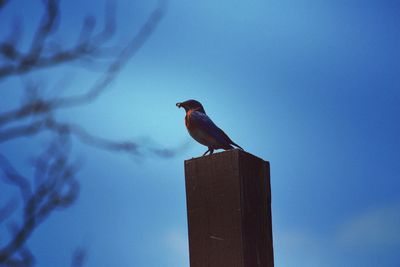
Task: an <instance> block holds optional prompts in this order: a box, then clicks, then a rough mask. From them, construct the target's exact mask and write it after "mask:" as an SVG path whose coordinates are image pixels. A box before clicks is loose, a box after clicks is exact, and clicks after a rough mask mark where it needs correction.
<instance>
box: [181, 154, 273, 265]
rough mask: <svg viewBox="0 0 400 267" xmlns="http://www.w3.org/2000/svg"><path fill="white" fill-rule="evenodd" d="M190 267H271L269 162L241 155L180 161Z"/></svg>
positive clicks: (249, 155)
mask: <svg viewBox="0 0 400 267" xmlns="http://www.w3.org/2000/svg"><path fill="white" fill-rule="evenodd" d="M185 177H186V203H187V212H188V224H189V251H190V267H273V266H274V256H273V247H272V225H271V189H270V175H269V162H267V161H264V160H262V159H260V158H257V157H255V156H253V155H251V154H249V153H247V152H243V151H241V150H229V151H225V152H222V153H218V154H213V155H211V156H206V157H200V158H194V159H191V160H186V161H185Z"/></svg>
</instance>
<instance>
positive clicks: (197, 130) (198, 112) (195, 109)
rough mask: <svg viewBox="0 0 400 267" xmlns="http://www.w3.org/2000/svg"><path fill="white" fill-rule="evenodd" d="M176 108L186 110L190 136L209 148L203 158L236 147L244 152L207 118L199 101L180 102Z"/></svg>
mask: <svg viewBox="0 0 400 267" xmlns="http://www.w3.org/2000/svg"><path fill="white" fill-rule="evenodd" d="M176 106H177V107H178V108H184V109H185V111H186V116H185V125H186V128H187V130H188V132H189V134H190V136H192V137H193V139H194V140H196V141H197V142H199V143H200V144H202V145H204V146H206V147H208V150H207V151H206V152H205V153H204V154H203V156H205V155H207V153H208V152H210V155H211V154H212V153H214V150H215V149H224V150H229V149H234V148H235V147H236V148H239V149H241V150H244V149H243V148H242V147H240V146H239V145H238V144H236V143H235V142H233V141H232V139H230V138H229V136H228V135H227V134H226V133H225V132H224V131H223V130H221V129H220V128H219V127H218V126H217V125H215V123H214V122H213V121H212V120H211V119H210V117H208V116H207V114H206V111H205V110H204V107H203V105H202V104H201V103H200V102H199V101H197V100H193V99H190V100H187V101H185V102H178V103H176Z"/></svg>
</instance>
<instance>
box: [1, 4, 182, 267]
mask: <svg viewBox="0 0 400 267" xmlns="http://www.w3.org/2000/svg"><path fill="white" fill-rule="evenodd" d="M9 2H11V1H6V0H0V12H1V11H2V10H3V8H4V7H5V5H6V4H7V3H9ZM43 4H44V8H43V15H42V16H41V19H40V23H39V25H38V26H37V28H36V30H35V31H34V36H33V37H32V40H31V43H30V47H29V49H28V51H27V52H23V51H21V50H20V49H18V42H19V40H20V38H19V37H20V35H21V27H20V23H19V21H17V22H16V23H15V25H16V27H14V30H13V32H12V33H11V35H10V37H9V38H8V39H6V40H4V41H2V42H0V56H1V57H0V82H1V81H3V80H5V79H7V78H11V77H15V76H17V77H19V76H22V75H24V74H27V73H32V72H34V71H36V70H43V69H46V68H53V67H56V66H60V65H65V64H67V63H72V62H74V63H75V62H78V63H79V62H81V63H86V65H82V66H83V67H86V68H89V69H96V68H97V67H98V66H99V64H105V63H106V64H107V65H106V66H105V67H104V69H105V70H104V71H103V72H101V73H100V75H99V77H98V78H97V79H96V80H95V81H94V82H93V84H92V85H91V86H89V87H88V88H86V89H83V90H80V92H82V93H80V94H77V95H69V96H64V97H60V96H53V97H49V96H47V97H45V96H43V95H41V94H40V91H39V90H37V87H38V86H36V85H35V86H33V87H31V88H30V87H29V86H28V87H27V88H25V90H23V92H25V94H26V100H25V101H24V102H23V103H22V104H21V105H20V106H18V107H15V108H14V109H11V110H9V111H5V112H2V113H0V144H1V143H4V142H10V141H13V140H17V139H18V138H20V137H32V136H33V135H37V134H40V133H42V132H44V131H48V132H50V133H51V136H53V137H54V140H53V142H51V144H50V145H49V147H48V148H47V149H46V150H45V151H44V152H43V153H42V154H41V155H39V156H37V157H36V158H35V160H34V161H33V165H34V172H33V175H32V177H29V176H24V175H22V174H21V173H20V172H18V170H17V168H16V167H15V166H13V164H12V163H11V161H9V160H8V159H7V158H6V155H5V154H4V153H3V154H0V173H1V174H2V176H1V177H2V179H1V180H2V182H3V183H6V184H10V185H12V186H14V187H16V188H17V190H18V191H19V196H20V198H21V199H22V200H23V201H18V200H15V199H13V198H12V199H10V200H9V201H8V202H6V203H5V204H4V205H2V206H1V207H0V224H2V223H6V222H10V221H11V220H12V221H13V223H12V224H11V226H12V227H10V229H11V237H10V239H9V240H7V241H6V242H5V243H4V244H2V245H1V246H0V266H33V265H34V264H35V258H34V255H33V254H32V253H31V251H30V250H29V248H28V247H27V240H28V239H29V237H30V236H31V235H32V233H33V232H34V231H35V230H36V229H37V227H38V226H39V225H40V224H41V223H42V222H43V221H44V220H45V219H46V218H47V217H48V216H50V215H51V214H52V213H53V212H54V211H55V210H57V209H60V208H67V207H69V206H70V205H72V204H73V203H74V201H75V200H76V199H77V197H78V194H79V183H78V181H77V179H76V174H77V172H78V168H77V166H76V165H74V164H72V163H70V160H69V158H70V156H69V150H70V146H71V140H72V139H71V138H72V137H74V138H76V139H77V140H79V141H80V142H81V143H84V144H87V145H89V146H92V147H96V148H99V149H103V150H109V151H117V152H124V153H127V154H130V155H135V156H138V155H144V154H143V153H146V152H147V153H151V154H152V155H157V156H159V157H170V156H173V155H174V154H175V151H174V150H169V149H163V148H158V147H157V146H149V145H146V144H139V143H138V142H133V141H114V140H109V139H106V138H102V137H98V136H96V135H94V134H92V133H90V132H89V131H87V130H85V128H84V127H82V126H80V125H77V124H74V123H70V122H61V121H60V120H59V119H57V117H56V111H58V110H62V109H63V110H65V109H67V108H73V107H79V106H83V105H86V104H88V103H91V102H92V101H94V100H96V99H97V98H98V97H99V96H100V95H101V94H102V93H103V92H104V91H105V90H106V89H107V88H109V86H110V84H111V83H112V82H113V81H114V80H115V79H116V77H117V76H118V73H119V72H120V71H121V69H122V68H123V67H124V66H125V65H126V64H127V62H128V61H129V60H130V59H131V58H132V57H133V56H134V55H135V54H136V53H137V52H138V51H139V49H140V48H141V47H142V46H143V45H144V44H145V42H146V41H147V40H148V38H149V37H150V36H151V35H152V33H153V32H154V30H155V29H156V27H157V25H158V24H159V22H160V21H161V19H162V17H163V15H164V12H165V8H166V1H159V3H158V5H157V6H156V8H155V9H154V10H153V11H152V12H151V14H150V15H149V17H148V18H147V19H146V21H145V22H144V24H143V25H142V26H141V27H140V28H139V31H138V32H137V33H135V34H132V37H131V39H130V40H129V41H128V42H127V44H126V45H121V44H118V45H111V46H110V45H108V46H105V45H106V43H107V42H108V41H109V40H111V38H112V37H113V35H114V33H115V30H116V26H115V18H116V16H115V5H114V4H113V2H112V1H108V2H107V5H106V8H105V18H104V21H105V22H104V25H103V27H102V29H101V30H100V31H99V32H97V33H94V31H95V25H96V20H95V18H94V17H91V16H86V18H85V19H84V21H83V23H82V26H81V29H80V31H77V32H78V34H77V37H76V40H77V41H76V43H75V44H74V45H72V46H70V47H63V46H60V45H57V44H55V43H54V42H52V40H51V39H52V38H51V36H52V34H54V33H55V32H56V31H57V30H58V25H59V20H60V14H61V10H60V6H59V0H43ZM103 66H104V65H103ZM3 90H5V88H3ZM59 91H60V90H58V91H57V92H59ZM19 203H22V205H20V206H22V218H19V219H18V218H17V215H19V213H14V211H15V209H17V207H18V204H19ZM14 221H16V222H14ZM86 255H87V253H86V251H85V250H84V249H77V250H76V251H75V253H74V255H73V257H72V261H71V266H76V267H78V266H82V265H83V264H84V262H85V261H86V258H87V256H86Z"/></svg>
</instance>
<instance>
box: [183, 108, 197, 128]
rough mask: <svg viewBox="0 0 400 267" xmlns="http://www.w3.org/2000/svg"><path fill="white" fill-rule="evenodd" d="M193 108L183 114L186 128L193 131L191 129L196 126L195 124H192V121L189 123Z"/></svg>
mask: <svg viewBox="0 0 400 267" xmlns="http://www.w3.org/2000/svg"><path fill="white" fill-rule="evenodd" d="M193 111H194V110H192V109H191V110H189V111H188V112H187V113H186V116H185V125H186V128H187V129H188V130H189V131H193V130H195V128H196V124H194V123H191V120H190V116H191V114H192V112H193Z"/></svg>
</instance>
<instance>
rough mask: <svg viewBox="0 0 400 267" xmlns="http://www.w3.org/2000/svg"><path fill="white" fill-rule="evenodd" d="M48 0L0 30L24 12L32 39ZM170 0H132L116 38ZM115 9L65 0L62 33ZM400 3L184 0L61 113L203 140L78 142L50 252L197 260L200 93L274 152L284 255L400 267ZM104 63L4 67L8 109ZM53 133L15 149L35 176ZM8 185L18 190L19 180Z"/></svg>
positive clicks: (215, 113)
mask: <svg viewBox="0 0 400 267" xmlns="http://www.w3.org/2000/svg"><path fill="white" fill-rule="evenodd" d="M33 3H36V2H34V1H29V3H27V2H26V1H17V0H16V1H14V2H13V3H11V4H10V6H8V7H7V9H6V10H4V11H2V13H1V14H0V15H1V16H0V25H2V27H1V28H2V30H0V36H7V33H8V32H9V29H10V27H11V25H12V24H10V21H12V20H13V18H15V17H20V18H22V19H23V22H24V27H23V28H24V35H23V41H22V42H23V43H24V42H26V41H27V40H29V36H31V34H32V32H33V29H34V26H35V25H36V24H37V22H38V17H39V15H40V13H41V9H40V5H38V6H37V5H34V4H33ZM31 5H32V6H31ZM154 6H155V1H128V0H120V1H119V4H118V11H117V12H118V34H117V36H116V39H117V40H119V42H121V43H123V42H124V41H126V40H128V39H129V37H130V36H132V34H133V33H135V31H137V29H138V28H139V26H140V25H141V23H142V22H143V21H144V20H145V18H146V16H147V15H148V14H149V13H150V12H151V10H152V8H153V7H154ZM103 8H104V6H103V5H101V4H98V2H96V4H95V5H94V1H65V0H64V1H63V2H62V12H63V13H62V24H61V25H60V33H59V34H56V36H55V37H54V38H55V39H56V40H57V41H58V42H62V43H63V44H68V43H69V42H70V43H72V42H73V40H75V39H73V38H74V37H76V32H77V31H78V30H79V25H80V23H81V22H82V19H83V16H84V15H85V14H94V15H96V16H98V17H101V16H102V14H103ZM399 14H400V2H399V1H397V0H375V1H370V0H363V1H361V0H347V1H340V0H339V1H337V0H336V1H333V0H324V1H322V0H319V1H318V0H295V1H294V0H279V1H278V0H267V1H265V0H250V1H238V0H229V1H227V0H221V1H212V0H203V1H187V0H186V1H184V0H171V1H170V2H169V6H168V9H167V13H166V15H165V17H164V19H163V20H162V22H161V24H160V25H159V27H158V28H157V30H156V32H155V33H154V34H153V35H152V36H151V38H150V39H149V40H148V42H147V43H146V44H145V46H144V47H143V48H142V49H141V50H140V52H139V53H138V54H137V55H136V56H135V57H134V58H133V59H132V60H131V61H130V63H129V64H128V65H127V66H126V67H125V68H124V69H123V71H122V72H121V73H120V75H119V76H118V78H117V79H116V81H115V82H114V83H113V85H112V87H111V88H110V90H108V91H107V92H106V93H104V94H103V95H102V97H101V98H99V99H98V100H96V101H95V102H94V103H92V104H90V105H88V106H85V107H82V108H79V109H73V110H65V111H63V112H61V113H60V114H59V116H60V117H62V118H64V119H65V120H67V121H74V122H76V123H79V124H81V125H84V126H85V128H86V129H88V130H90V131H91V132H93V133H96V134H97V135H100V136H103V137H107V138H111V139H124V138H131V139H132V138H133V139H134V140H139V141H140V140H147V139H151V140H153V142H154V143H157V144H160V146H162V147H179V146H182V145H183V146H185V147H186V146H187V149H185V150H184V151H183V152H181V153H179V155H177V156H176V157H173V158H170V159H159V158H153V157H147V158H135V157H131V156H127V155H124V154H115V153H112V152H105V151H101V150H98V149H96V148H92V147H88V146H85V145H83V144H81V143H79V142H75V143H74V147H73V151H74V155H75V156H76V157H77V158H79V159H82V160H83V161H84V166H83V168H82V170H81V172H80V173H79V177H80V178H79V179H80V182H81V185H82V190H81V194H80V197H79V199H78V201H77V203H76V204H75V205H74V206H72V207H71V208H69V209H68V210H64V211H59V212H56V213H55V214H53V215H52V216H51V217H50V218H49V219H48V220H47V221H46V222H45V223H44V224H43V225H41V226H40V228H39V229H38V230H37V231H36V232H35V233H34V235H33V236H32V238H31V239H30V240H29V243H28V244H29V246H30V248H31V249H32V251H33V252H34V254H35V255H36V257H37V266H41V267H53V266H68V262H69V261H70V257H71V254H72V252H73V250H74V249H75V248H76V247H77V246H80V247H85V248H86V249H87V250H88V261H87V264H86V265H85V266H100V267H102V266H139V267H161V266H162V267H185V266H189V264H188V262H189V256H188V243H187V242H188V241H187V221H186V204H185V187H184V174H183V161H184V160H185V159H188V158H191V157H195V156H199V155H201V154H202V153H203V152H204V151H205V150H206V148H205V147H203V146H201V145H199V144H197V143H195V142H194V141H192V140H191V139H190V137H189V135H188V134H187V132H186V129H185V127H184V123H183V118H184V113H183V111H182V109H177V108H176V107H175V103H176V102H179V101H183V100H187V99H197V100H199V101H201V102H202V103H203V105H204V107H205V109H206V111H207V113H208V114H209V115H210V116H211V117H212V118H213V120H214V121H215V122H216V123H217V124H218V125H219V126H220V127H221V128H223V129H224V130H225V131H226V132H227V133H228V134H229V135H230V136H231V138H232V139H233V140H234V141H235V142H236V143H238V144H240V145H241V146H242V147H243V148H245V150H246V151H248V152H250V153H252V154H255V155H257V156H259V157H261V158H263V159H265V160H268V161H270V163H271V184H272V212H273V235H274V250H275V265H276V266H277V267H313V266H316V267H325V266H326V267H330V266H332V267H333V266H336V267H337V266H352V267H357V266H360V267H361V266H362V267H376V266H385V267H398V266H400V253H399V251H400V177H399V173H400V164H399V160H400V140H399V137H400V123H399V115H400V15H399ZM5 25H7V26H5ZM49 73H51V75H49ZM96 75H97V73H93V72H87V71H85V70H82V69H81V68H78V67H76V66H72V67H65V68H57V69H55V70H51V71H48V70H47V71H40V72H35V73H34V74H33V75H27V76H24V77H23V79H19V78H12V79H8V80H6V81H2V82H1V83H0V89H1V98H0V111H4V110H8V109H10V108H12V106H14V105H16V104H18V103H19V102H20V97H21V95H20V92H19V91H18V90H19V89H18V88H21V84H23V83H24V82H29V81H40V82H42V83H43V88H46V90H47V91H51V90H54V88H53V89H52V87H54V86H56V84H57V83H56V81H57V80H59V79H62V78H63V77H64V79H65V77H66V79H68V80H71V82H70V84H71V85H70V88H69V89H68V90H66V91H65V94H67V93H68V92H79V91H81V90H82V89H85V88H87V85H88V84H90V82H91V81H92V80H93V77H95V76H96ZM49 76H52V78H53V76H54V77H56V78H54V79H52V78H48V77H49ZM21 80H22V83H21ZM47 91H46V92H47ZM46 138H48V136H46V135H44V136H38V137H35V138H34V139H18V140H17V141H15V142H9V143H4V144H0V151H1V152H2V153H4V154H5V155H7V156H8V157H9V158H10V159H11V160H12V162H13V163H15V165H16V166H18V168H19V169H20V170H21V171H22V172H23V173H26V174H27V175H28V174H29V173H30V171H31V168H30V165H29V164H28V160H29V158H30V157H32V156H34V155H37V154H38V153H39V151H40V148H41V147H43V146H44V144H45V143H46ZM142 142H144V141H142ZM0 192H1V193H0V200H2V201H4V199H6V197H8V196H12V195H13V194H16V192H15V191H14V188H12V187H10V188H8V187H5V186H3V185H2V187H1V188H0ZM2 230H4V229H2ZM2 240H3V238H2V237H1V235H0V242H1V241H2Z"/></svg>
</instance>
